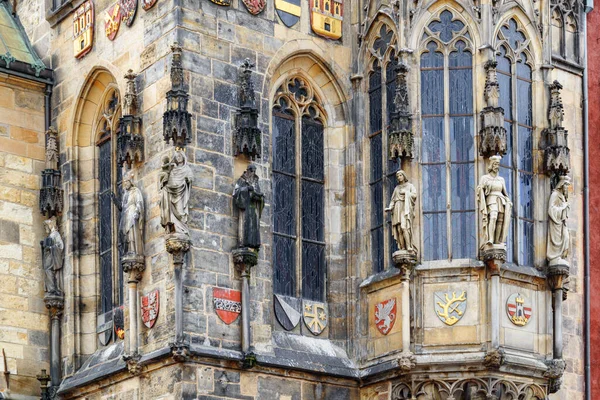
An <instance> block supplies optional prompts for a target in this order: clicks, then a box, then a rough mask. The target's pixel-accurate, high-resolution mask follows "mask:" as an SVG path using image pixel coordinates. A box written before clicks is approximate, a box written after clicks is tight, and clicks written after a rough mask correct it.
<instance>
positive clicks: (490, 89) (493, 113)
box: [479, 60, 507, 158]
mask: <svg viewBox="0 0 600 400" xmlns="http://www.w3.org/2000/svg"><path fill="white" fill-rule="evenodd" d="M497 65H498V63H497V62H496V61H491V60H490V61H488V62H487V63H486V64H485V71H486V78H485V102H486V107H485V108H484V109H483V110H481V114H480V118H481V129H480V130H479V136H480V141H479V154H480V155H481V156H483V157H486V158H489V157H491V156H494V155H497V154H500V155H504V154H506V146H507V138H506V129H505V128H504V109H503V108H502V107H500V106H499V105H498V104H499V98H500V85H499V84H498V79H497V77H496V66H497Z"/></svg>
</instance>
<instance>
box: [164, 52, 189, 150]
mask: <svg viewBox="0 0 600 400" xmlns="http://www.w3.org/2000/svg"><path fill="white" fill-rule="evenodd" d="M171 50H172V51H173V59H172V61H171V90H169V91H168V92H167V109H166V111H165V113H164V114H163V137H164V139H165V142H167V143H169V142H170V141H173V145H174V146H175V147H179V148H183V147H184V146H185V145H186V144H187V143H190V142H191V141H192V115H191V114H190V113H189V112H188V111H187V107H188V100H189V95H188V93H187V91H186V89H185V87H184V84H183V66H182V63H181V55H182V52H181V47H179V45H178V44H177V43H174V44H173V45H172V46H171Z"/></svg>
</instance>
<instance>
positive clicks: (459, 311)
mask: <svg viewBox="0 0 600 400" xmlns="http://www.w3.org/2000/svg"><path fill="white" fill-rule="evenodd" d="M433 296H434V298H435V300H436V302H435V313H436V314H437V316H438V317H439V319H440V320H441V321H442V322H443V323H445V324H446V325H449V326H452V325H454V324H456V323H457V322H458V321H459V320H460V319H461V318H462V317H463V315H464V313H465V311H466V309H467V291H466V290H463V291H462V293H461V294H460V296H458V297H457V296H456V292H452V297H450V295H449V293H444V292H435V293H434V294H433Z"/></svg>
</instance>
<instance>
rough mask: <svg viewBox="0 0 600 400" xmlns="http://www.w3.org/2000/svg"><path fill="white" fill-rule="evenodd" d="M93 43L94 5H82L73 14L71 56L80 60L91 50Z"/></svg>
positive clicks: (87, 3) (87, 2) (88, 3)
mask: <svg viewBox="0 0 600 400" xmlns="http://www.w3.org/2000/svg"><path fill="white" fill-rule="evenodd" d="M93 43H94V4H93V3H92V2H91V0H89V1H86V2H85V3H83V4H82V5H81V6H80V7H79V8H78V9H77V11H75V13H74V14H73V55H74V56H75V58H81V57H83V56H85V55H86V54H87V53H89V52H90V51H91V50H92V45H93Z"/></svg>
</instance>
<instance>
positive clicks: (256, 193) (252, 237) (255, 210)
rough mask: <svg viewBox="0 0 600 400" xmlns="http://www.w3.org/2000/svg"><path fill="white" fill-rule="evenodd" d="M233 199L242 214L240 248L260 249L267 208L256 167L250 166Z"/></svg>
mask: <svg viewBox="0 0 600 400" xmlns="http://www.w3.org/2000/svg"><path fill="white" fill-rule="evenodd" d="M233 199H234V202H235V205H236V207H237V208H238V210H239V212H240V219H239V238H238V245H239V247H250V248H253V249H258V248H259V247H260V217H261V215H262V210H263V208H264V206H265V199H264V194H263V193H262V192H261V191H260V187H259V186H258V176H257V175H256V166H254V165H249V166H248V169H246V171H244V173H243V174H242V176H241V177H240V178H239V179H238V181H237V183H236V184H235V188H234V189H233Z"/></svg>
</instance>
